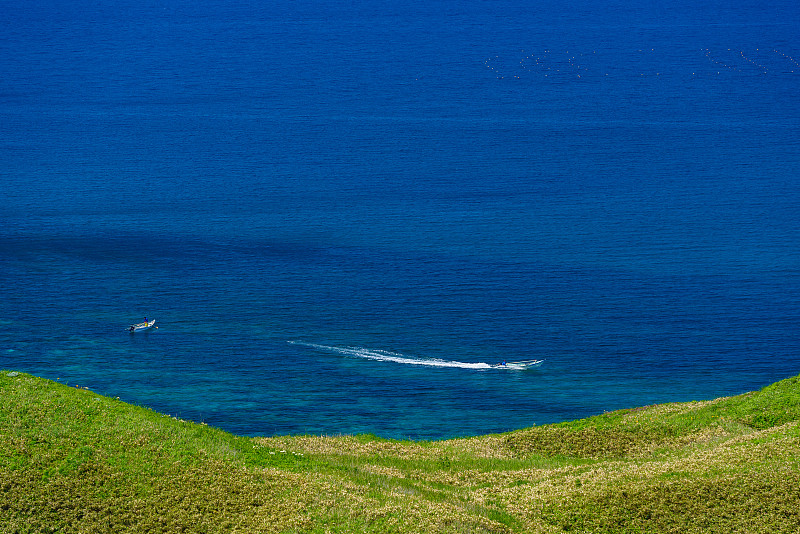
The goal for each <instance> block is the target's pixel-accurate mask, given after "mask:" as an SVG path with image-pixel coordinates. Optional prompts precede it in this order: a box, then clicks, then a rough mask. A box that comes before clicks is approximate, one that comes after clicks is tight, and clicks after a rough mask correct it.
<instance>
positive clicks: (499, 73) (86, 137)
mask: <svg viewBox="0 0 800 534" xmlns="http://www.w3.org/2000/svg"><path fill="white" fill-rule="evenodd" d="M31 4H32V5H28V4H19V3H11V2H5V1H3V2H2V6H3V8H2V11H3V13H4V17H3V18H0V161H2V165H0V368H3V369H14V370H20V371H26V372H30V373H33V374H36V375H40V376H44V377H47V378H51V379H54V380H59V381H61V382H63V383H68V384H70V385H77V386H81V387H89V388H91V389H93V390H95V391H97V392H99V393H103V394H106V395H111V396H115V397H120V398H121V399H123V400H125V401H128V402H132V403H136V404H141V405H146V406H149V407H152V408H154V409H156V410H159V411H162V412H165V413H168V414H172V415H176V416H179V417H182V418H187V419H192V420H196V421H204V422H206V423H208V424H211V425H215V426H218V427H221V428H224V429H226V430H229V431H232V432H237V433H241V434H248V435H273V434H284V433H313V434H339V433H355V432H373V433H375V434H378V435H381V436H385V437H397V438H406V437H408V438H432V439H436V438H446V437H454V436H466V435H476V434H482V433H488V432H498V431H505V430H511V429H515V428H522V427H526V426H530V425H534V424H543V423H549V422H556V421H562V420H568V419H574V418H579V417H585V416H588V415H593V414H597V413H602V412H604V411H607V410H613V409H617V408H624V407H632V406H640V405H646V404H652V403H659V402H669V401H685V400H700V399H709V398H714V397H717V396H720V395H730V394H737V393H741V392H744V391H749V390H752V389H757V388H760V387H762V386H764V385H766V384H769V383H771V382H773V381H776V380H780V379H782V378H786V377H788V376H793V375H796V374H797V373H798V372H800V341H798V336H797V331H798V322H799V321H800V252H798V247H799V246H800V224H798V223H799V222H800V187H798V175H799V174H800V36H798V34H797V28H798V27H800V8H799V7H798V6H797V5H796V4H795V3H793V2H788V1H778V2H775V3H771V4H770V5H769V6H762V5H761V4H759V3H755V2H743V1H736V2H732V3H731V2H728V3H721V2H710V3H702V2H701V3H694V2H692V3H689V2H678V3H671V4H669V5H664V6H655V5H649V4H648V5H629V4H628V3H624V2H614V1H603V2H597V3H592V5H585V3H582V2H540V3H530V2H520V1H518V0H505V1H503V0H501V1H496V2H494V1H493V2H485V1H478V0H467V1H465V2H458V3H455V2H442V1H433V2H426V3H424V5H417V6H408V5H397V4H396V3H394V2H391V3H390V2H382V1H376V2H360V1H353V2H341V1H337V2H334V1H328V0H324V1H319V2H312V3H300V2H292V3H271V2H254V1H233V2H231V1H224V2H223V1H221V0H201V1H191V2H189V1H182V0H176V1H173V2H157V1H153V0H145V1H137V2H130V1H117V2H106V1H102V0H101V1H92V2H89V1H85V0H78V1H73V2H62V1H49V2H34V3H31ZM144 316H147V317H151V318H155V319H156V320H157V324H158V325H159V329H158V330H155V331H153V332H151V333H148V334H136V335H130V334H128V333H127V331H126V326H127V325H128V324H130V323H132V322H138V321H140V320H141V319H142V318H143V317H144ZM504 359H505V360H509V361H511V360H520V359H544V360H545V361H544V363H543V364H542V365H541V366H540V367H538V368H535V369H532V370H527V371H519V370H512V369H495V368H489V367H488V366H487V365H486V364H495V363H497V362H500V361H502V360H504Z"/></svg>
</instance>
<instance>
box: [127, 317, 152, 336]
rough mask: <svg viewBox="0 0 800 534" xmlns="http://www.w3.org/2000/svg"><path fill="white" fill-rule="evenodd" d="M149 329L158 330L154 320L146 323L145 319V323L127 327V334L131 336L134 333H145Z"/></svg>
mask: <svg viewBox="0 0 800 534" xmlns="http://www.w3.org/2000/svg"><path fill="white" fill-rule="evenodd" d="M151 328H158V327H157V326H156V320H155V319H153V320H151V321H148V320H147V319H145V321H144V322H143V323H138V324H132V325H130V326H129V327H128V332H130V333H131V334H133V333H135V332H147V331H148V330H150V329H151Z"/></svg>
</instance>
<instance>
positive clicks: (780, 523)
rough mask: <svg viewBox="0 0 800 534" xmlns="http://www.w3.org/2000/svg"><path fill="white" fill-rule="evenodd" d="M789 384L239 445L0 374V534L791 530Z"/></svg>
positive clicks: (796, 477)
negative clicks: (405, 430) (499, 421)
mask: <svg viewBox="0 0 800 534" xmlns="http://www.w3.org/2000/svg"><path fill="white" fill-rule="evenodd" d="M798 421H800V380H798V377H795V378H790V379H787V380H784V381H781V382H778V383H776V384H773V385H771V386H768V387H766V388H764V389H763V390H761V391H759V392H754V393H747V394H744V395H739V396H735V397H728V398H722V399H716V400H713V401H706V402H691V403H673V404H665V405H658V406H648V407H643V408H638V409H633V410H621V411H617V412H612V413H607V414H603V415H599V416H596V417H591V418H588V419H582V420H578V421H571V422H567V423H561V424H557V425H547V426H541V427H533V428H529V429H524V430H520V431H516V432H510V433H507V434H501V435H490V436H480V437H476V438H468V439H458V440H447V441H438V442H412V441H394V440H383V439H380V438H378V437H376V436H336V437H321V436H283V437H274V438H244V437H238V436H234V435H231V434H228V433H225V432H222V431H220V430H217V429H214V428H210V427H207V426H205V425H200V424H195V423H191V422H187V421H180V420H177V419H174V418H171V417H168V416H165V415H162V414H158V413H156V412H153V411H151V410H148V409H145V408H141V407H136V406H131V405H128V404H125V403H123V402H120V401H118V400H114V399H110V398H108V397H103V396H100V395H97V394H95V393H93V392H91V391H88V390H83V389H77V388H71V387H68V386H65V385H62V384H58V383H56V382H52V381H48V380H43V379H39V378H35V377H32V376H30V375H25V374H21V373H19V374H18V373H9V372H0V532H354V531H356V532H358V531H360V532H564V531H577V532H797V531H800V512H798V511H800V489H798V488H800V426H798Z"/></svg>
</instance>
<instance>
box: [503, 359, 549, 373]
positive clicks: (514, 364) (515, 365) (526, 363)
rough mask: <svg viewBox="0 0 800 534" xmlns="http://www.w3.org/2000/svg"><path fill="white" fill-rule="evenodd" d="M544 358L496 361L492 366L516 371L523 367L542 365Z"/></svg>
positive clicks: (523, 368) (529, 367)
mask: <svg viewBox="0 0 800 534" xmlns="http://www.w3.org/2000/svg"><path fill="white" fill-rule="evenodd" d="M543 361H544V360H518V361H515V362H506V361H504V362H503V363H498V364H496V365H493V366H492V367H493V368H495V369H516V370H517V371H524V370H525V369H533V368H534V367H539V366H540V365H542V362H543Z"/></svg>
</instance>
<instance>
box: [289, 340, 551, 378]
mask: <svg viewBox="0 0 800 534" xmlns="http://www.w3.org/2000/svg"><path fill="white" fill-rule="evenodd" d="M289 343H291V344H292V345H300V346H303V347H308V348H312V349H316V350H321V351H325V352H332V353H335V354H342V355H345V356H355V357H357V358H364V359H367V360H376V361H380V362H394V363H401V364H406V365H425V366H428V367H456V368H460V369H512V370H517V371H524V370H525V369H531V368H533V367H538V366H539V365H541V363H542V362H543V361H544V360H524V361H516V362H505V363H497V364H490V363H483V362H479V363H468V362H457V361H452V360H442V359H439V358H416V357H412V356H407V355H405V354H401V353H399V352H390V351H387V350H376V349H365V348H362V347H333V346H330V345H320V344H318V343H305V342H303V341H289Z"/></svg>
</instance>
